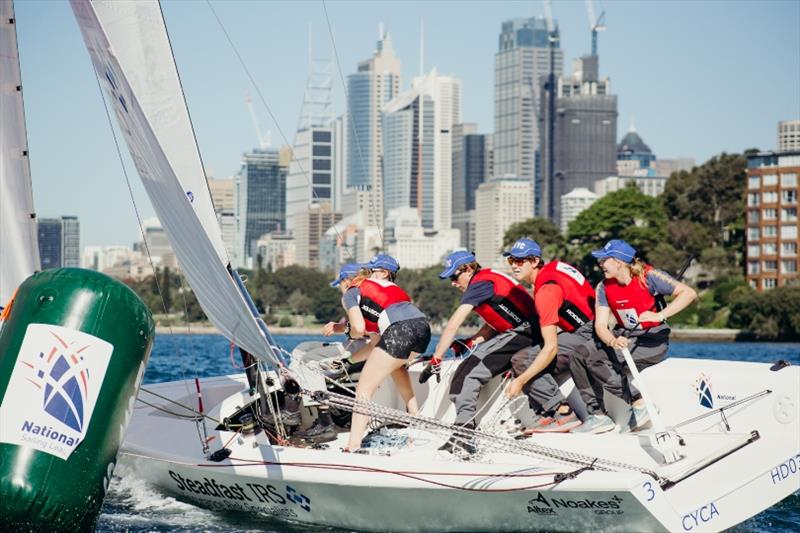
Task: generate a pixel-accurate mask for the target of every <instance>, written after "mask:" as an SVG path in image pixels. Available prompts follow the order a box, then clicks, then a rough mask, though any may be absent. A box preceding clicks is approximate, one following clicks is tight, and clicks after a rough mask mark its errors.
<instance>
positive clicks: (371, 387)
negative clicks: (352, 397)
mask: <svg viewBox="0 0 800 533" xmlns="http://www.w3.org/2000/svg"><path fill="white" fill-rule="evenodd" d="M405 364H406V362H405V361H404V360H402V359H395V358H394V357H392V356H391V355H389V354H388V353H386V352H385V351H383V350H382V349H380V348H375V349H374V350H372V353H370V354H369V358H368V359H367V363H366V364H365V365H364V370H362V372H361V377H360V378H359V379H358V385H357V386H356V398H358V399H360V400H362V399H363V400H370V399H372V395H373V394H375V391H376V390H378V387H380V385H381V383H383V380H385V379H386V378H387V377H388V376H389V375H390V374H391V373H392V372H394V371H395V370H397V369H398V368H401V367H402V366H403V365H405ZM410 384H411V383H410V380H409V385H410ZM368 422H369V416H367V415H362V414H360V413H353V421H352V422H351V423H350V440H349V441H348V442H347V447H348V448H349V449H351V450H355V449H357V448H360V447H361V439H362V438H363V437H364V432H365V431H366V429H367V423H368Z"/></svg>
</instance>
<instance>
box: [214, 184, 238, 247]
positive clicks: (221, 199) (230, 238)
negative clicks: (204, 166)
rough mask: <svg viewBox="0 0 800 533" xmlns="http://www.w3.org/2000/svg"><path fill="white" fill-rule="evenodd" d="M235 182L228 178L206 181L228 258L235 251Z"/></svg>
mask: <svg viewBox="0 0 800 533" xmlns="http://www.w3.org/2000/svg"><path fill="white" fill-rule="evenodd" d="M235 185H236V180H235V179H234V178H228V179H224V180H215V179H209V180H208V188H209V190H210V191H211V201H212V202H214V212H215V213H216V214H217V221H218V222H219V228H220V231H221V232H222V242H224V243H225V249H226V250H227V251H228V255H229V256H230V257H233V256H234V252H235V250H236V194H235V192H236V187H235Z"/></svg>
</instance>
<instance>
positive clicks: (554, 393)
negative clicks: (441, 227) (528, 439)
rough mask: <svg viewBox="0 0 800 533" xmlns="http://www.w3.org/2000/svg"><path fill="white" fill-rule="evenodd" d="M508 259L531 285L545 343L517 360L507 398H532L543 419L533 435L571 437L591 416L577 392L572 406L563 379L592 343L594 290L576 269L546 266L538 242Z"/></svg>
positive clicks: (525, 242)
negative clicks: (579, 348)
mask: <svg viewBox="0 0 800 533" xmlns="http://www.w3.org/2000/svg"><path fill="white" fill-rule="evenodd" d="M503 255H504V256H505V257H507V258H508V264H509V265H511V273H512V275H513V277H514V278H515V279H516V280H518V281H520V282H528V283H530V284H531V289H532V290H531V292H532V294H533V301H534V304H535V306H536V314H537V315H538V316H539V328H540V331H541V336H542V339H543V340H544V343H543V344H541V345H540V344H535V345H532V346H530V347H528V348H525V349H524V350H520V351H519V352H517V353H516V354H514V356H513V357H512V358H511V366H512V368H513V369H514V374H515V375H516V378H515V379H513V380H512V381H510V382H509V384H508V386H507V388H506V395H507V396H508V397H509V398H514V397H515V396H517V395H519V394H520V393H521V392H523V391H524V392H525V393H526V394H527V395H528V403H529V405H530V407H531V408H532V409H533V410H534V412H536V413H537V414H538V415H540V416H538V417H536V418H535V420H534V422H533V424H532V425H531V427H529V428H528V431H530V432H564V431H569V430H570V429H573V428H575V427H577V426H579V425H580V424H581V420H580V419H584V418H586V417H587V416H588V415H587V413H586V408H585V407H584V405H583V401H582V400H581V398H580V394H578V391H577V390H574V391H573V393H572V394H571V395H570V399H569V400H570V401H569V403H568V402H567V400H566V399H565V398H564V396H563V395H562V394H561V391H560V390H559V386H558V381H557V377H558V376H561V375H568V373H569V358H570V354H572V353H573V352H574V351H575V348H576V347H577V346H580V345H581V344H584V343H586V342H592V333H593V328H594V324H593V322H592V319H593V318H594V289H593V288H592V285H591V284H590V283H589V281H588V280H587V279H586V278H585V277H584V276H583V274H581V273H580V272H579V271H578V269H576V268H575V267H574V266H572V265H569V264H567V263H564V262H562V261H552V262H550V263H547V264H545V262H544V260H543V259H542V249H541V247H540V246H539V243H537V242H536V241H534V240H531V239H520V240H518V241H517V242H515V243H514V245H513V246H512V247H511V249H510V250H508V251H506V252H504V253H503ZM559 331H560V332H559ZM570 405H573V406H574V407H570ZM576 412H577V415H576Z"/></svg>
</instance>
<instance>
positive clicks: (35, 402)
mask: <svg viewBox="0 0 800 533" xmlns="http://www.w3.org/2000/svg"><path fill="white" fill-rule="evenodd" d="M112 352H113V346H112V345H111V344H109V343H107V342H106V341H104V340H102V339H98V338H97V337H94V336H92V335H88V334H86V333H83V332H81V331H76V330H73V329H68V328H63V327H60V326H52V325H48V324H31V325H29V326H28V329H27V330H26V332H25V338H24V339H23V340H22V346H21V348H20V351H19V355H18V356H17V364H16V366H15V367H14V371H13V372H12V374H11V378H10V380H9V385H8V389H7V390H6V395H5V397H4V398H3V401H2V405H0V442H8V443H12V444H19V445H22V446H29V447H32V448H36V449H38V450H41V451H43V452H45V453H49V454H52V455H56V456H58V457H61V458H62V459H67V458H68V457H69V455H70V454H71V453H72V452H73V451H74V450H75V448H76V447H77V446H78V445H79V444H80V442H81V441H82V440H83V439H84V437H85V436H86V432H87V429H88V427H89V423H90V421H91V418H92V413H93V412H94V408H95V403H96V401H97V396H98V394H99V392H100V387H101V386H102V384H103V380H104V378H105V374H106V369H107V368H108V363H109V361H110V360H111V353H112Z"/></svg>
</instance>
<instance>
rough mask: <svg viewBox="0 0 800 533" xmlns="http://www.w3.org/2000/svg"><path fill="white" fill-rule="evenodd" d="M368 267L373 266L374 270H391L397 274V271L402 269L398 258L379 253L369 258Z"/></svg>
mask: <svg viewBox="0 0 800 533" xmlns="http://www.w3.org/2000/svg"><path fill="white" fill-rule="evenodd" d="M367 268H371V269H373V270H376V269H382V270H388V271H389V272H391V273H393V274H396V273H397V271H398V270H400V263H398V262H397V259H395V258H394V257H392V256H391V255H388V254H384V253H379V254H377V255H376V256H375V257H373V258H372V259H370V260H369V263H367Z"/></svg>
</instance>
